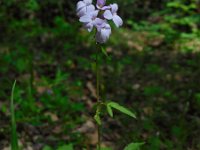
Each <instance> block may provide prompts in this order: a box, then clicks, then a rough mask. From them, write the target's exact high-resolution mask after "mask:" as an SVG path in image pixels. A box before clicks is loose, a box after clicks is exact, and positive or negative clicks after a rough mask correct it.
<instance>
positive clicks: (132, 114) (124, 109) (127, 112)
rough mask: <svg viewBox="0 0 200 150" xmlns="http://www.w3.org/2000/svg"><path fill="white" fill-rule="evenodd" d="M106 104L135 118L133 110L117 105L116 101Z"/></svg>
mask: <svg viewBox="0 0 200 150" xmlns="http://www.w3.org/2000/svg"><path fill="white" fill-rule="evenodd" d="M107 105H108V106H110V107H112V108H115V109H117V110H119V111H121V112H122V113H124V114H126V115H128V116H131V117H133V118H136V116H135V114H134V113H133V112H131V111H130V110H128V109H127V108H125V107H123V106H121V105H119V104H118V103H116V102H109V103H108V104H107Z"/></svg>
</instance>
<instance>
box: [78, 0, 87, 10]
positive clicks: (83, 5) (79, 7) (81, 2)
mask: <svg viewBox="0 0 200 150" xmlns="http://www.w3.org/2000/svg"><path fill="white" fill-rule="evenodd" d="M85 6H86V5H85V3H84V2H83V1H79V2H78V3H77V5H76V11H80V9H82V8H83V7H85Z"/></svg>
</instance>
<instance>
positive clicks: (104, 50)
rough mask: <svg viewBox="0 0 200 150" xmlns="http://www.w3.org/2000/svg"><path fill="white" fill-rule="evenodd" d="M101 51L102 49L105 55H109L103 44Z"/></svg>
mask: <svg viewBox="0 0 200 150" xmlns="http://www.w3.org/2000/svg"><path fill="white" fill-rule="evenodd" d="M101 51H102V53H103V54H104V55H106V56H107V57H108V54H107V52H106V49H105V48H104V47H103V46H101Z"/></svg>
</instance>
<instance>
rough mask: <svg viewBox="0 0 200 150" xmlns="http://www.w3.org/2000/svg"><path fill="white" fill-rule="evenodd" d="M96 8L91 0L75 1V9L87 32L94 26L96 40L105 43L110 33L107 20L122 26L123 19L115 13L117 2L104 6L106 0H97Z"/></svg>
mask: <svg viewBox="0 0 200 150" xmlns="http://www.w3.org/2000/svg"><path fill="white" fill-rule="evenodd" d="M96 8H97V10H96V9H95V6H94V5H93V4H92V0H81V1H79V2H78V3H77V9H76V11H77V15H78V16H79V17H80V19H79V21H80V22H82V23H83V25H84V27H85V28H86V29H87V30H88V31H89V32H91V31H92V30H93V28H94V27H95V28H96V31H97V32H96V41H97V42H98V43H105V42H107V40H108V39H109V37H110V35H111V26H110V25H109V24H108V21H107V20H113V22H114V23H115V25H116V26H117V27H120V26H122V24H123V21H122V19H121V18H120V17H119V16H118V15H117V10H118V5H117V4H111V5H109V6H106V0H97V3H96Z"/></svg>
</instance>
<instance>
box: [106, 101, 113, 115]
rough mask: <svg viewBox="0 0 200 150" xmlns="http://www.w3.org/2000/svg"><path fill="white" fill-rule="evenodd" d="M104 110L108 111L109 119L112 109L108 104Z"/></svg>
mask: <svg viewBox="0 0 200 150" xmlns="http://www.w3.org/2000/svg"><path fill="white" fill-rule="evenodd" d="M106 108H107V111H108V114H109V115H110V117H113V111H112V108H111V107H110V106H109V105H108V104H107V105H106Z"/></svg>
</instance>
